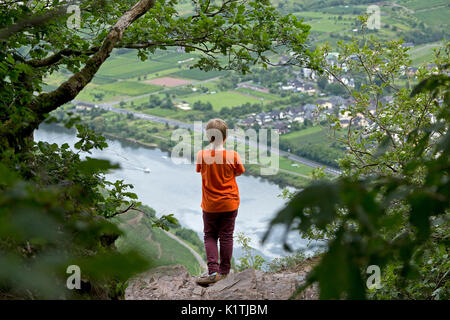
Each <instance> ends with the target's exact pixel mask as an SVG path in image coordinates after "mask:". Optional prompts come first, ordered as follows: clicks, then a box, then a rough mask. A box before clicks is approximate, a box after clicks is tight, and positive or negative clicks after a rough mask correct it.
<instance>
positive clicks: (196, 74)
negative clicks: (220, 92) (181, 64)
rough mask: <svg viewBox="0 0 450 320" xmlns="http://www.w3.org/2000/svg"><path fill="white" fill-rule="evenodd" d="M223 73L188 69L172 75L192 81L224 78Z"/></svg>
mask: <svg viewBox="0 0 450 320" xmlns="http://www.w3.org/2000/svg"><path fill="white" fill-rule="evenodd" d="M223 75H224V72H223V71H208V72H205V71H202V70H198V69H187V70H181V71H177V72H174V73H172V74H171V76H173V77H175V78H177V77H178V78H186V79H192V80H200V81H201V80H208V79H212V78H216V77H219V76H223Z"/></svg>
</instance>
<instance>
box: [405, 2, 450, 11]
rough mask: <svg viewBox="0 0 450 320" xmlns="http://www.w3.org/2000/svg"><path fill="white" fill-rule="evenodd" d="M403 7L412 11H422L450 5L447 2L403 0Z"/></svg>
mask: <svg viewBox="0 0 450 320" xmlns="http://www.w3.org/2000/svg"><path fill="white" fill-rule="evenodd" d="M400 2H401V4H402V5H404V6H405V7H407V8H409V9H412V10H422V9H428V8H434V7H437V6H442V5H445V4H448V1H446V0H427V1H423V0H403V1H400Z"/></svg>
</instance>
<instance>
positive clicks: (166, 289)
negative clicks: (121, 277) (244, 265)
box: [125, 265, 318, 300]
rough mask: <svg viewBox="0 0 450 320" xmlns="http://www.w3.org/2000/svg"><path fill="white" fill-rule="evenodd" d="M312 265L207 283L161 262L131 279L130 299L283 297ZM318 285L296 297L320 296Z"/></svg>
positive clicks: (127, 294) (235, 275) (249, 272)
mask: <svg viewBox="0 0 450 320" xmlns="http://www.w3.org/2000/svg"><path fill="white" fill-rule="evenodd" d="M308 269H309V268H307V269H303V270H302V271H296V272H281V273H264V272H262V271H258V270H253V269H247V270H245V271H243V272H238V273H231V274H230V275H229V276H228V277H227V278H225V279H224V280H221V281H219V282H217V283H215V284H212V285H210V286H208V287H201V286H199V285H197V284H196V283H195V277H192V276H191V275H190V274H189V273H188V271H187V269H186V268H185V267H184V266H182V265H172V266H162V267H158V268H155V269H153V270H150V271H148V272H146V273H144V274H141V275H140V276H139V277H136V278H134V279H132V280H130V283H129V285H128V288H127V289H126V292H125V298H126V299H127V300H134V299H137V300H185V299H189V300H190V299H193V300H266V299H269V300H283V299H288V298H289V297H290V296H291V295H292V293H293V292H294V291H295V289H296V288H297V287H298V286H300V285H301V284H303V283H304V281H305V276H306V273H307V271H309V270H308ZM317 297H318V295H317V288H315V287H312V288H308V289H307V290H306V291H304V292H303V293H302V294H301V295H300V296H298V297H297V299H317Z"/></svg>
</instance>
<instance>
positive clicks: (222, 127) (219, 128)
mask: <svg viewBox="0 0 450 320" xmlns="http://www.w3.org/2000/svg"><path fill="white" fill-rule="evenodd" d="M227 130H228V126H227V124H226V122H225V121H223V120H222V119H211V120H209V121H208V124H207V125H206V137H207V138H208V140H209V142H211V143H213V142H214V141H217V138H219V137H216V135H217V134H218V133H219V132H220V133H221V134H222V142H224V141H225V139H226V138H227Z"/></svg>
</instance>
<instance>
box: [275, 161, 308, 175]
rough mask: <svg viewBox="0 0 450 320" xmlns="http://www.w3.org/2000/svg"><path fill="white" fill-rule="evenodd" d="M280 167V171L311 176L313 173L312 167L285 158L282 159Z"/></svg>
mask: <svg viewBox="0 0 450 320" xmlns="http://www.w3.org/2000/svg"><path fill="white" fill-rule="evenodd" d="M279 166H280V169H283V170H288V171H292V172H295V173H299V174H303V175H309V174H310V173H311V172H312V171H313V168H312V167H310V166H306V165H304V164H301V163H298V162H295V161H292V160H289V159H287V158H285V157H280V159H279Z"/></svg>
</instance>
